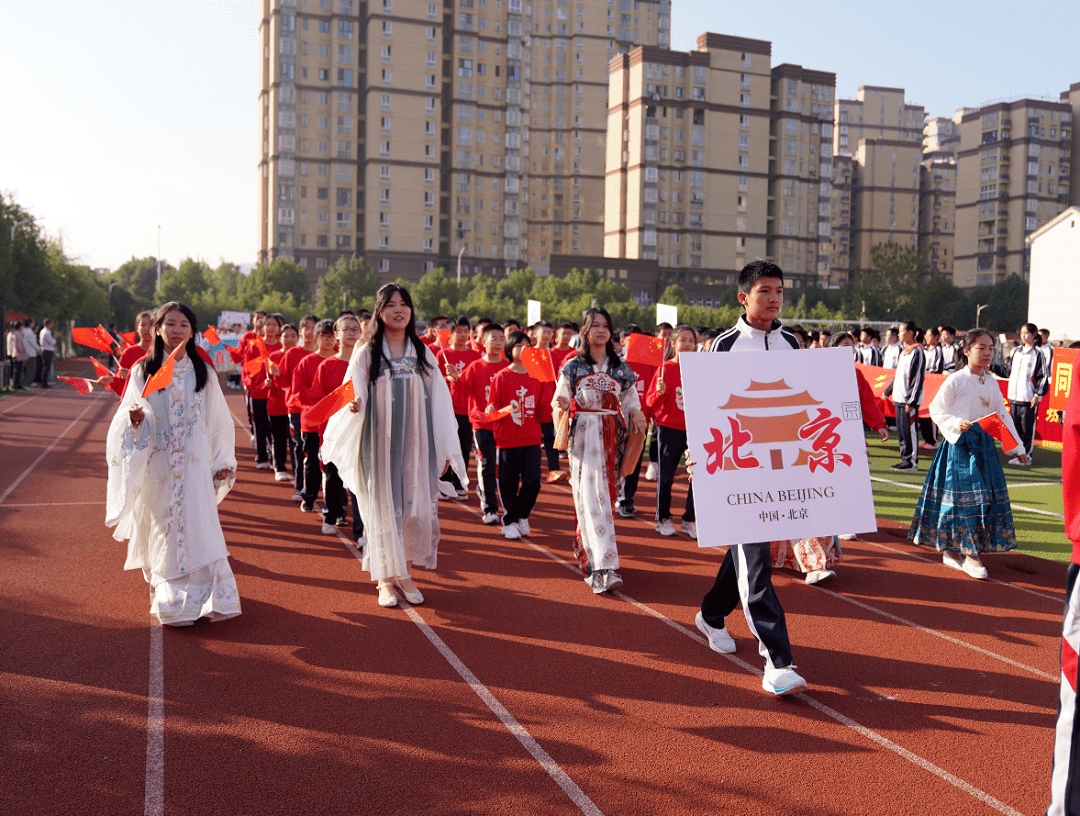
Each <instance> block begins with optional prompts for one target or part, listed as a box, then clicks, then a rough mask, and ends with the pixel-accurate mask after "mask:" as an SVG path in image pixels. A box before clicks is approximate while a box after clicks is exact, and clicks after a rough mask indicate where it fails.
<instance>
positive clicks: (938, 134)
mask: <svg viewBox="0 0 1080 816" xmlns="http://www.w3.org/2000/svg"><path fill="white" fill-rule="evenodd" d="M963 115H964V114H963V108H961V109H960V110H958V111H957V112H956V116H955V117H954V118H953V119H950V118H949V117H947V116H931V117H928V118H927V120H926V122H924V123H923V129H922V146H923V153H945V154H949V155H952V156H955V155H956V151H957V149H958V148H959V147H960V118H961V117H962V116H963Z"/></svg>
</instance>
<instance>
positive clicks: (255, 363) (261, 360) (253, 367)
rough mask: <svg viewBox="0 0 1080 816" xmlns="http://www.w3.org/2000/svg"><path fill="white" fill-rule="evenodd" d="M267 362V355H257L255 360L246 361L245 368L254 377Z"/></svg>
mask: <svg viewBox="0 0 1080 816" xmlns="http://www.w3.org/2000/svg"><path fill="white" fill-rule="evenodd" d="M266 362H267V358H266V357H256V358H255V359H254V360H248V361H247V362H246V363H244V370H245V371H246V372H247V373H248V374H250V375H251V376H252V377H254V376H255V375H256V374H258V373H259V372H260V371H261V370H262V367H263V366H264V365H266Z"/></svg>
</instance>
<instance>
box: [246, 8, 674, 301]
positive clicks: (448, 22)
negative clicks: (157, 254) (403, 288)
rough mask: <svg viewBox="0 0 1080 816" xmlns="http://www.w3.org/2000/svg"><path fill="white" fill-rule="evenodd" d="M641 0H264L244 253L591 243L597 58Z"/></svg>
mask: <svg viewBox="0 0 1080 816" xmlns="http://www.w3.org/2000/svg"><path fill="white" fill-rule="evenodd" d="M670 19H671V18H670V4H669V3H668V2H667V1H666V0H664V2H657V1H656V0H610V2H608V3H598V2H586V1H585V0H440V1H439V2H426V1H425V0H370V2H366V3H365V2H356V1H355V0H264V2H263V21H262V26H261V32H262V44H263V69H262V93H261V99H262V155H261V160H260V190H261V212H260V229H261V237H260V247H261V249H260V260H261V261H263V262H267V261H269V260H271V259H273V258H275V257H286V258H290V259H293V260H295V261H296V262H297V263H299V264H300V265H301V266H303V267H305V268H306V269H307V270H308V277H309V279H310V280H311V281H312V282H313V283H314V282H316V281H317V280H318V278H319V277H320V276H321V275H322V274H323V273H324V271H325V270H326V269H327V268H328V267H329V266H331V265H333V264H334V263H335V262H336V261H337V259H338V258H340V257H342V256H351V255H354V254H355V255H357V256H360V257H364V258H365V259H366V260H367V261H368V262H369V263H370V264H371V265H372V266H373V267H374V268H376V269H377V270H378V271H379V273H380V276H381V277H382V278H383V279H393V278H397V277H404V278H407V279H415V278H417V277H419V276H420V275H421V274H423V272H424V271H427V270H429V269H432V268H434V267H436V266H444V267H447V268H450V269H454V268H455V267H456V265H457V263H458V262H459V259H460V263H461V265H462V268H463V271H464V273H465V274H476V273H485V274H489V275H496V276H501V275H503V274H505V273H506V271H507V270H509V269H512V268H515V267H519V266H525V265H532V266H533V267H534V268H536V269H537V271H539V272H540V273H541V274H544V273H546V271H547V268H548V264H549V260H550V255H551V254H552V253H560V252H574V253H578V252H580V253H581V254H593V255H599V254H600V253H601V251H602V247H603V235H602V230H603V195H604V177H603V171H602V168H603V161H604V158H603V157H604V143H605V137H606V121H605V118H604V114H603V111H604V110H605V109H606V108H607V90H608V82H607V74H608V71H607V64H608V61H609V59H610V58H611V57H613V56H615V55H616V54H617V53H619V52H625V51H627V50H629V49H631V48H633V47H634V46H635V45H637V44H639V43H641V44H649V45H653V46H659V47H666V46H667V45H668V42H669V39H668V38H669V32H670Z"/></svg>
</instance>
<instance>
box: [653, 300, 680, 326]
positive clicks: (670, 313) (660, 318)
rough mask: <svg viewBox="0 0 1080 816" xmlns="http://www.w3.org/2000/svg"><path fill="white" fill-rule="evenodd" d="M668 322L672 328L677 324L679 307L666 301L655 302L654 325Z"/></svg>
mask: <svg viewBox="0 0 1080 816" xmlns="http://www.w3.org/2000/svg"><path fill="white" fill-rule="evenodd" d="M661 323H670V324H671V326H672V328H674V327H675V326H678V325H679V307H678V306H668V305H667V304H666V303H657V304H656V325H657V326H659V325H660V324H661Z"/></svg>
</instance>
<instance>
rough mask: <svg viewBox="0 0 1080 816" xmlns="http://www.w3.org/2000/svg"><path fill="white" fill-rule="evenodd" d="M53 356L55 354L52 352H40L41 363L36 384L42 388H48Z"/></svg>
mask: <svg viewBox="0 0 1080 816" xmlns="http://www.w3.org/2000/svg"><path fill="white" fill-rule="evenodd" d="M54 354H55V352H52V351H43V352H41V363H40V368H38V382H39V383H41V384H42V385H43V386H48V384H49V374H51V373H52V363H53V356H54Z"/></svg>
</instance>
